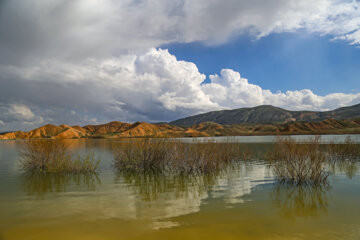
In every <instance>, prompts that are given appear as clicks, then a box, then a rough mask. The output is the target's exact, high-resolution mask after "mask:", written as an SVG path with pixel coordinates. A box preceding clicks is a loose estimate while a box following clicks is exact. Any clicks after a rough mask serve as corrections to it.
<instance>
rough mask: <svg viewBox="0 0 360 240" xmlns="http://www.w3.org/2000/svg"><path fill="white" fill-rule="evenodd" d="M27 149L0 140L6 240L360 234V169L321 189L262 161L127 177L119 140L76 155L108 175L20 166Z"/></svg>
mask: <svg viewBox="0 0 360 240" xmlns="http://www.w3.org/2000/svg"><path fill="white" fill-rule="evenodd" d="M356 137H357V138H358V136H356ZM260 142H261V141H260ZM18 145H19V142H17V141H2V142H0V240H3V239H6V240H7V239H36V240H41V239H61V240H63V239H360V204H359V203H360V172H359V170H358V168H355V169H353V171H352V174H346V171H343V170H341V169H339V170H338V171H336V174H335V175H334V176H332V177H331V178H330V186H328V187H316V188H315V187H297V188H294V187H284V186H278V185H276V184H275V183H274V177H273V174H272V172H271V169H269V168H268V167H267V166H265V165H264V164H263V163H262V162H261V161H256V162H252V163H248V164H242V165H239V166H238V167H235V168H233V169H229V170H226V171H223V172H220V173H216V174H212V175H204V176H177V177H172V176H164V175H131V174H129V175H124V174H117V173H116V172H115V171H114V170H113V168H112V160H113V159H112V153H111V146H112V144H111V141H109V140H74V141H72V145H71V146H72V151H74V152H79V153H80V154H81V153H84V152H90V151H91V152H94V153H95V154H96V155H97V156H98V157H100V158H101V165H100V171H99V173H98V174H97V175H92V176H54V175H46V176H43V175H41V176H39V175H36V174H24V173H22V172H21V171H20V170H19V158H18V154H17V147H18ZM252 147H253V148H254V149H262V148H264V147H266V144H260V143H252Z"/></svg>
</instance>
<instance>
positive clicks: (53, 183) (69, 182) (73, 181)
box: [22, 171, 100, 196]
mask: <svg viewBox="0 0 360 240" xmlns="http://www.w3.org/2000/svg"><path fill="white" fill-rule="evenodd" d="M22 178H23V188H24V191H25V192H26V193H27V194H29V195H36V196H43V195H45V194H47V193H51V192H65V191H66V188H67V187H69V186H74V185H75V186H78V187H81V186H85V187H86V189H87V190H94V189H95V187H96V185H98V184H100V179H99V178H98V176H97V175H96V173H88V174H54V173H44V172H39V171H27V172H25V173H24V174H23V176H22Z"/></svg>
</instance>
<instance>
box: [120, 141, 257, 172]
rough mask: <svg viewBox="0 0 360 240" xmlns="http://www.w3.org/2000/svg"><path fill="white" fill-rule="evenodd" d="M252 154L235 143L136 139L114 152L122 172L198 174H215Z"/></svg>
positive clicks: (121, 145) (121, 144)
mask: <svg viewBox="0 0 360 240" xmlns="http://www.w3.org/2000/svg"><path fill="white" fill-rule="evenodd" d="M249 158H251V153H250V152H249V151H245V150H243V149H242V147H241V146H240V145H239V144H236V143H216V142H193V143H185V142H180V141H168V140H159V139H135V140H132V141H129V142H122V143H120V144H119V145H118V146H117V147H116V148H115V150H114V160H115V166H116V167H117V168H118V169H119V170H122V171H135V172H151V171H152V172H172V173H178V174H182V173H199V172H214V171H218V170H220V169H222V168H224V167H225V166H226V165H228V164H229V163H231V162H234V161H235V160H238V159H249Z"/></svg>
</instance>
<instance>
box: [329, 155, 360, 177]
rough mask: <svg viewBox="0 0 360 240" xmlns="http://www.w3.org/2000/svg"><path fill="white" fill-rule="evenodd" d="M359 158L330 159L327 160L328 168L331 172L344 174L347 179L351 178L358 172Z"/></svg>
mask: <svg viewBox="0 0 360 240" xmlns="http://www.w3.org/2000/svg"><path fill="white" fill-rule="evenodd" d="M359 164H360V160H359V159H346V160H340V161H337V160H332V161H330V162H329V169H330V172H331V174H333V175H337V174H345V175H346V176H347V177H348V178H349V179H352V178H353V177H355V176H356V174H358V173H359Z"/></svg>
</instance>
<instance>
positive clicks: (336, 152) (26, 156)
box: [20, 136, 360, 185]
mask: <svg viewBox="0 0 360 240" xmlns="http://www.w3.org/2000/svg"><path fill="white" fill-rule="evenodd" d="M111 149H112V151H113V154H114V166H115V168H116V169H117V170H119V171H120V172H123V173H131V174H144V175H146V174H149V173H162V174H168V175H186V174H193V175H196V174H214V173H218V172H219V171H222V170H224V169H226V168H228V167H231V166H234V165H236V164H238V163H239V162H244V161H248V160H254V159H255V154H254V149H253V148H252V147H250V146H249V145H246V144H241V143H234V142H214V141H191V142H184V141H179V140H175V139H154V138H140V139H131V140H128V141H120V142H118V141H116V142H113V143H112V145H111ZM255 152H257V159H258V160H259V158H260V157H259V156H260V155H259V151H258V150H255ZM359 156H360V145H359V144H356V143H354V142H353V141H351V139H350V138H347V139H346V140H345V141H344V142H343V143H341V144H338V143H336V144H335V143H326V144H324V143H321V142H320V137H319V136H315V137H313V138H311V139H309V140H308V141H306V142H296V141H295V140H294V139H292V138H291V137H278V138H277V139H276V141H275V143H274V144H273V145H271V144H270V145H269V146H268V151H267V153H266V155H265V157H264V158H263V159H265V160H267V161H268V163H269V165H270V167H271V168H272V170H273V172H274V174H275V177H276V179H277V182H278V183H285V184H292V185H303V184H305V185H306V184H308V185H309V184H310V185H317V184H327V182H328V177H329V175H330V174H331V173H334V171H335V169H341V171H344V172H346V174H348V176H350V177H352V176H353V175H354V174H355V172H356V170H357V163H358V160H359ZM20 157H21V166H22V168H23V169H24V170H26V171H27V172H40V173H46V174H47V173H52V174H53V173H55V174H78V173H81V174H84V173H94V172H96V171H97V169H98V165H99V160H96V159H95V158H94V155H93V154H87V155H85V156H77V157H74V156H72V155H71V154H70V151H69V144H68V142H67V141H66V140H61V139H57V140H54V139H34V140H26V141H24V142H22V147H21V149H20Z"/></svg>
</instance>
